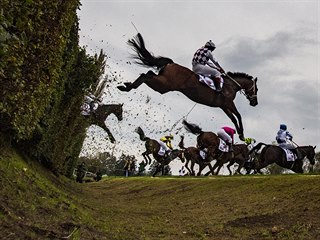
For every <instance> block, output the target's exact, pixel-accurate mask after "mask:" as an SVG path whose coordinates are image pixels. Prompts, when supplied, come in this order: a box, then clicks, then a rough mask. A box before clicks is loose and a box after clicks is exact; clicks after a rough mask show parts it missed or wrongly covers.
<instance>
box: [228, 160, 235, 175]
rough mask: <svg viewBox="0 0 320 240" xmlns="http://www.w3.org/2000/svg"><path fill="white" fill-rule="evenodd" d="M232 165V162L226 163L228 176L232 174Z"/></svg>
mask: <svg viewBox="0 0 320 240" xmlns="http://www.w3.org/2000/svg"><path fill="white" fill-rule="evenodd" d="M233 164H234V162H233V161H230V162H229V163H228V165H227V168H228V170H229V175H232V172H231V169H230V167H231V166H232V165H233Z"/></svg>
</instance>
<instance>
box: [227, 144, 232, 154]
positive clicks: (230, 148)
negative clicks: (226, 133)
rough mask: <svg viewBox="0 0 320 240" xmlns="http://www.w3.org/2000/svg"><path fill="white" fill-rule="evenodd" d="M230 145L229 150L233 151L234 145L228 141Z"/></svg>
mask: <svg viewBox="0 0 320 240" xmlns="http://www.w3.org/2000/svg"><path fill="white" fill-rule="evenodd" d="M227 145H228V147H229V152H233V147H232V143H227Z"/></svg>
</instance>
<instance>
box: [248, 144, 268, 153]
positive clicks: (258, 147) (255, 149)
mask: <svg viewBox="0 0 320 240" xmlns="http://www.w3.org/2000/svg"><path fill="white" fill-rule="evenodd" d="M262 146H268V144H265V143H263V142H260V143H258V144H257V145H256V146H254V147H253V148H252V149H251V150H250V151H249V155H250V154H251V153H253V152H257V151H259V150H260V148H261V147H262Z"/></svg>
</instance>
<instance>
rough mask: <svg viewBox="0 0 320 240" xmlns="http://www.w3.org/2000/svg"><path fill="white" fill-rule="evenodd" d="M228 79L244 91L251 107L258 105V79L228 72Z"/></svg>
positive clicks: (244, 74)
mask: <svg viewBox="0 0 320 240" xmlns="http://www.w3.org/2000/svg"><path fill="white" fill-rule="evenodd" d="M227 77H229V78H230V79H231V80H232V81H233V82H235V83H236V84H237V86H238V87H239V88H240V89H241V90H242V93H243V94H244V95H245V96H246V97H247V99H248V100H249V102H250V105H251V106H256V105H258V97H257V93H258V87H257V80H258V79H257V78H253V77H252V76H250V75H248V74H246V73H241V72H235V73H233V72H228V73H227Z"/></svg>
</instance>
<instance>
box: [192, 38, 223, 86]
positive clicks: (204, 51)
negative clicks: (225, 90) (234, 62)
mask: <svg viewBox="0 0 320 240" xmlns="http://www.w3.org/2000/svg"><path fill="white" fill-rule="evenodd" d="M215 49H216V45H215V44H214V43H213V42H212V41H211V40H209V41H208V42H207V43H206V44H205V45H204V46H203V47H201V48H199V49H198V50H197V51H196V52H195V54H194V55H193V59H192V70H193V71H194V72H195V73H196V74H200V75H203V76H206V77H210V78H211V79H212V80H213V83H214V85H215V88H216V91H217V92H221V90H222V86H223V78H222V77H221V73H224V70H223V68H222V67H221V66H220V64H219V63H218V61H217V60H216V59H215V58H214V57H213V55H212V53H211V52H212V51H214V50H215ZM210 61H211V62H210Z"/></svg>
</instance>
